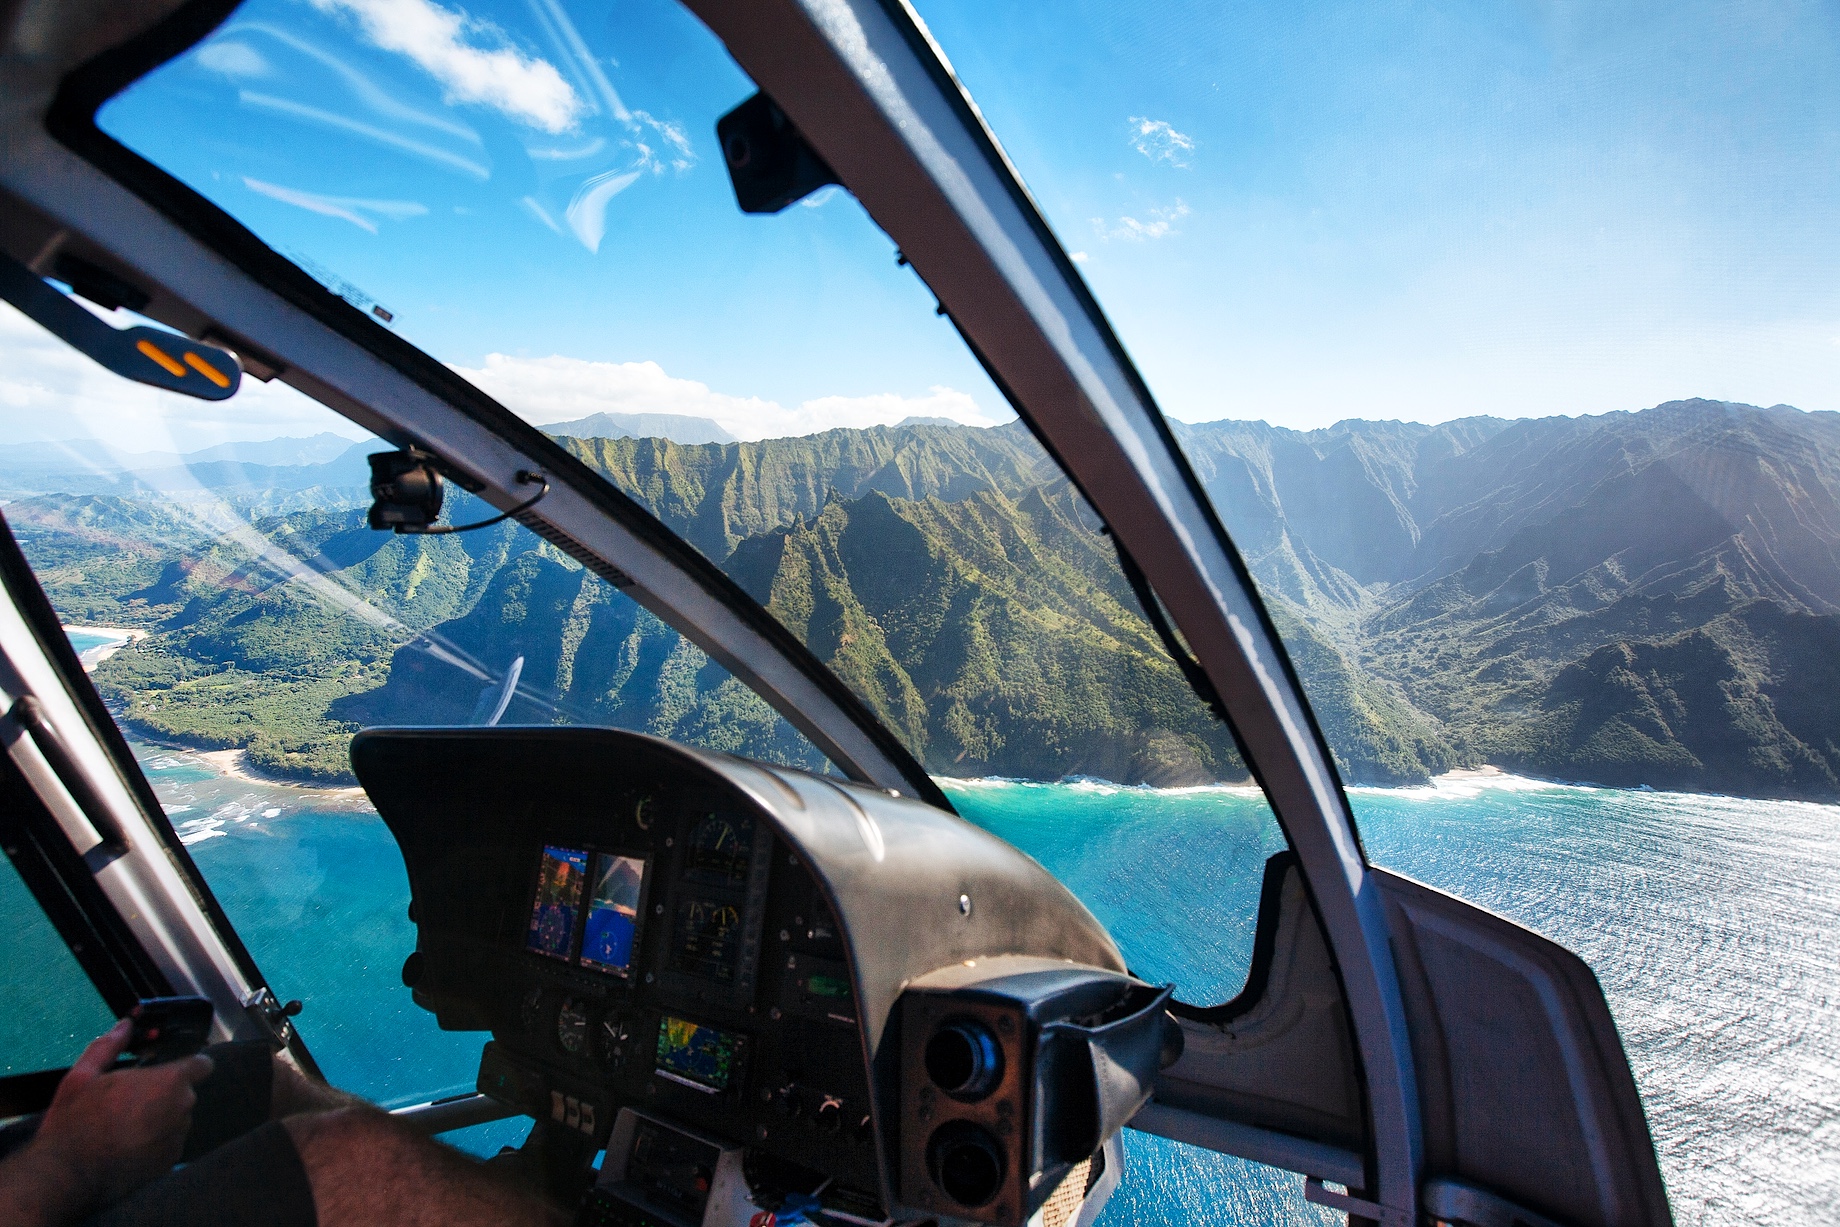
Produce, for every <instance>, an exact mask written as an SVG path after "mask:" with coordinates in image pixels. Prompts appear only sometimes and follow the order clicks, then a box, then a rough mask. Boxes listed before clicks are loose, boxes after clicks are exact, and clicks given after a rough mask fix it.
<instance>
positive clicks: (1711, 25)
mask: <svg viewBox="0 0 1840 1227" xmlns="http://www.w3.org/2000/svg"><path fill="white" fill-rule="evenodd" d="M916 7H917V8H918V9H919V11H920V13H921V15H922V16H923V17H924V18H925V20H926V21H927V23H928V25H929V27H930V29H931V31H932V33H933V35H934V36H935V37H936V38H937V39H938V40H939V41H940V43H941V45H942V46H943V47H944V48H945V51H946V53H947V54H948V55H949V56H950V57H951V59H952V63H953V65H954V68H955V69H956V71H957V72H958V73H959V74H960V75H961V78H962V80H963V81H964V82H965V84H966V85H967V87H968V88H969V90H970V92H971V94H972V95H973V96H974V97H975V98H976V99H977V101H978V104H979V106H980V108H981V110H982V113H983V115H984V116H985V118H986V119H987V120H988V121H989V123H990V125H991V127H992V129H993V130H994V131H995V132H996V134H997V135H998V136H999V138H1000V139H1001V140H1002V141H1003V144H1004V147H1005V149H1006V150H1007V152H1008V153H1009V155H1010V156H1011V158H1012V159H1013V160H1014V162H1015V164H1016V166H1017V167H1018V168H1019V169H1020V171H1021V173H1022V175H1023V176H1024V177H1025V178H1026V180H1027V182H1028V185H1029V188H1030V191H1031V192H1032V194H1033V196H1034V199H1035V200H1036V201H1037V202H1038V203H1039V204H1040V206H1041V208H1042V209H1043V211H1044V212H1045V214H1046V215H1047V218H1048V220H1049V221H1050V223H1051V224H1052V225H1053V227H1054V229H1055V230H1056V232H1057V233H1058V234H1059V236H1060V237H1061V239H1062V241H1063V242H1064V243H1065V245H1066V247H1067V248H1068V249H1069V251H1070V252H1071V253H1072V258H1073V260H1074V261H1075V263H1076V265H1077V266H1078V268H1079V270H1080V272H1081V273H1082V275H1083V276H1084V277H1086V278H1087V280H1088V281H1089V282H1090V283H1091V285H1092V286H1093V288H1094V290H1095V292H1096V294H1097V296H1098V298H1099V300H1100V301H1101V302H1102V303H1103V304H1104V306H1105V309H1106V311H1107V313H1108V316H1109V318H1110V319H1111V320H1112V322H1113V324H1114V326H1115V327H1116V329H1117V331H1118V333H1119V334H1120V337H1121V339H1122V340H1123V342H1124V343H1125V345H1126V346H1127V347H1128V348H1129V350H1130V351H1131V353H1132V355H1133V357H1134V359H1135V360H1136V362H1137V363H1138V365H1139V367H1140V369H1141V370H1142V372H1143V374H1144V376H1145V379H1146V380H1147V382H1148V384H1149V386H1150V387H1151V388H1152V389H1153V391H1154V393H1155V395H1156V397H1157V398H1158V400H1159V402H1160V404H1161V405H1162V407H1163V408H1164V409H1165V410H1166V411H1167V413H1168V414H1169V416H1170V419H1171V422H1170V424H1171V426H1172V428H1173V432H1174V434H1175V436H1176V438H1177V440H1178V441H1179V443H1180V445H1181V447H1182V448H1183V450H1184V451H1185V452H1186V454H1187V456H1188V458H1189V461H1190V463H1191V464H1192V466H1193V468H1194V469H1195V471H1196V473H1197V475H1198V476H1199V478H1200V480H1201V482H1202V484H1203V485H1204V487H1205V488H1206V490H1207V491H1208V493H1209V495H1210V496H1211V498H1212V499H1213V502H1214V505H1215V507H1216V509H1217V511H1218V512H1219V514H1220V517H1221V519H1222V521H1223V522H1224V523H1225V525H1226V527H1227V529H1228V531H1229V533H1230V534H1231V535H1232V537H1233V539H1234V541H1235V544H1236V545H1237V546H1238V548H1239V550H1240V552H1241V554H1242V555H1243V556H1244V558H1245V560H1246V562H1247V565H1248V567H1249V568H1250V570H1251V572H1252V574H1253V576H1254V578H1255V579H1256V581H1257V583H1258V586H1259V588H1260V590H1261V592H1262V594H1263V596H1264V598H1265V600H1266V603H1267V605H1268V607H1269V608H1270V609H1271V612H1272V616H1273V619H1274V621H1275V622H1276V624H1277V627H1278V630H1279V631H1280V633H1281V634H1282V635H1283V637H1284V639H1285V642H1286V644H1287V646H1288V648H1289V651H1290V655H1291V658H1292V661H1293V662H1294V664H1295V665H1296V668H1297V671H1298V674H1299V676H1300V677H1301V679H1302V681H1303V683H1304V686H1305V688H1306V690H1307V691H1308V693H1309V698H1310V701H1311V705H1312V707H1313V710H1314V713H1315V716H1316V718H1317V721H1318V723H1319V724H1320V726H1321V728H1322V731H1323V733H1324V734H1325V736H1326V738H1327V740H1328V742H1329V745H1330V747H1331V749H1332V751H1333V752H1334V756H1335V760H1336V764H1337V766H1338V768H1339V770H1340V772H1341V775H1342V778H1343V779H1344V781H1346V782H1347V783H1348V784H1349V785H1351V786H1352V787H1351V789H1350V792H1351V800H1352V802H1353V805H1354V809H1355V811H1356V814H1357V815H1358V817H1359V818H1360V819H1361V825H1362V832H1363V838H1364V840H1365V844H1366V847H1367V850H1368V851H1369V853H1370V854H1372V855H1373V856H1374V857H1375V858H1376V859H1377V860H1379V861H1381V862H1383V863H1385V864H1387V865H1389V866H1395V867H1398V868H1400V869H1402V870H1404V871H1406V872H1408V873H1411V874H1413V875H1414V876H1416V877H1419V878H1421V879H1422V880H1425V881H1428V882H1431V883H1433V884H1435V885H1438V886H1440V887H1443V888H1445V889H1448V890H1451V891H1453V892H1455V893H1457V894H1460V895H1463V896H1465V897H1467V898H1469V899H1472V900H1475V901H1477V902H1480V903H1484V904H1486V905H1488V906H1491V907H1494V908H1497V909H1499V910H1500V911H1502V912H1503V913H1505V914H1506V915H1509V916H1511V917H1513V918H1515V919H1516V920H1519V921H1522V922H1523V923H1526V924H1528V925H1530V926H1532V927H1534V928H1536V929H1538V930H1540V931H1541V932H1543V933H1546V934H1548V935H1549V936H1551V937H1553V938H1555V939H1556V940H1558V941H1560V942H1561V943H1562V944H1564V945H1566V946H1567V947H1569V948H1571V949H1573V950H1575V951H1577V952H1579V953H1580V954H1582V955H1584V956H1585V957H1586V958H1587V959H1589V960H1590V962H1591V963H1592V965H1593V966H1594V967H1595V968H1596V969H1597V972H1598V974H1599V976H1600V977H1602V979H1603V981H1604V984H1605V988H1606V991H1607V993H1608V996H1609V1000H1610V1002H1611V1005H1612V1007H1613V1009H1614V1011H1615V1013H1616V1015H1617V1018H1618V1021H1619V1024H1620V1026H1621V1029H1622V1034H1623V1037H1624V1040H1625V1042H1626V1044H1627V1045H1628V1047H1629V1051H1630V1057H1631V1060H1632V1063H1633V1065H1634V1068H1635V1070H1636V1074H1637V1077H1638V1080H1639V1082H1640V1085H1641V1087H1642V1090H1643V1094H1644V1097H1645V1099H1646V1101H1647V1104H1648V1109H1649V1112H1650V1119H1651V1122H1652V1124H1653V1127H1654V1131H1655V1136H1656V1141H1657V1145H1658V1150H1659V1154H1660V1156H1661V1163H1662V1166H1663V1169H1664V1171H1665V1173H1666V1176H1667V1180H1668V1184H1669V1188H1670V1191H1671V1194H1672V1196H1673V1198H1674V1204H1675V1207H1676V1211H1677V1213H1678V1214H1679V1215H1680V1216H1681V1218H1682V1220H1683V1221H1686V1220H1688V1219H1692V1218H1695V1217H1705V1218H1708V1219H1718V1220H1720V1221H1733V1222H1737V1221H1743V1222H1755V1223H1766V1222H1774V1221H1780V1220H1785V1219H1791V1220H1794V1219H1812V1218H1818V1217H1819V1216H1820V1215H1821V1214H1822V1213H1824V1212H1825V1207H1826V1205H1827V1204H1828V1203H1829V1202H1830V1201H1831V1195H1830V1193H1829V1192H1828V1191H1827V1190H1828V1188H1829V1184H1830V1183H1831V1182H1829V1183H1823V1181H1824V1180H1825V1179H1826V1178H1825V1177H1817V1176H1813V1175H1811V1174H1810V1173H1812V1172H1815V1171H1817V1170H1822V1171H1824V1170H1826V1169H1827V1168H1828V1167H1830V1166H1831V1165H1830V1164H1826V1160H1825V1152H1826V1150H1828V1149H1830V1147H1827V1146H1825V1145H1824V1136H1825V1135H1824V1133H1823V1130H1824V1128H1825V1126H1824V1125H1823V1124H1822V1123H1821V1113H1820V1112H1819V1111H1818V1110H1816V1109H1814V1108H1813V1107H1812V1104H1811V1102H1810V1101H1809V1100H1808V1098H1807V1097H1808V1096H1809V1095H1811V1094H1812V1095H1814V1096H1815V1097H1816V1098H1822V1097H1824V1098H1825V1099H1826V1100H1831V1099H1832V1096H1833V1087H1834V1082H1833V1080H1832V1078H1830V1077H1827V1076H1825V1075H1822V1074H1820V1073H1816V1072H1814V1071H1815V1070H1816V1069H1817V1067H1819V1068H1827V1067H1833V1066H1835V1065H1836V1062H1837V1061H1840V1016H1837V1015H1836V1013H1835V1009H1834V1006H1833V1003H1832V1001H1831V999H1830V997H1829V996H1828V995H1827V994H1826V993H1825V990H1824V989H1822V988H1820V987H1818V986H1819V985H1821V984H1823V983H1824V979H1823V975H1822V972H1821V971H1820V966H1821V959H1820V957H1819V956H1816V955H1814V954H1813V951H1814V949H1815V947H1813V946H1809V945H1807V944H1806V943H1807V935H1808V934H1810V933H1813V932H1815V931H1818V930H1821V929H1823V928H1825V929H1832V928H1834V927H1835V926H1836V925H1837V924H1840V837H1837V836H1836V832H1840V822H1837V821H1836V819H1837V818H1840V810H1837V809H1835V808H1834V805H1835V803H1836V802H1840V721H1837V718H1836V715H1835V708H1834V705H1833V703H1832V702H1831V695H1832V693H1833V688H1834V666H1833V662H1834V661H1835V660H1836V659H1840V563H1837V561H1836V560H1837V559H1840V414H1837V413H1836V412H1835V411H1836V410H1840V378H1837V377H1836V372H1837V371H1840V290H1837V289H1836V287H1840V159H1837V158H1836V157H1835V152H1836V150H1840V27H1837V26H1836V24H1835V18H1834V13H1833V11H1832V10H1831V8H1828V9H1823V8H1821V7H1819V6H1809V5H1805V4H1796V3H1783V4H1779V3H1762V4H1756V5H1750V6H1746V7H1745V8H1744V9H1743V10H1742V13H1741V15H1740V14H1739V12H1738V11H1737V10H1734V9H1732V8H1731V7H1729V6H1727V5H1723V4H1706V3H1684V4H1677V5H1671V6H1663V7H1656V6H1639V5H1584V6H1575V5H1555V4H1528V5H1514V6H1472V7H1468V8H1465V7H1461V6H1458V7H1448V6H1365V7H1360V6H1348V5H1340V4H1321V3H1303V4H1253V5H1235V6H1223V5H1209V4H1197V3H1176V4H1160V5H1155V6H1138V7H1121V6H1118V5H1114V4H1101V3H1091V2H1088V0H1075V2H1074V3H1068V4H1058V5H1032V4H1018V3H1001V2H999V3H994V4H993V3H984V2H980V3H965V2H964V0H916ZM1635 790H1644V791H1641V792H1639V793H1638V792H1637V791H1635ZM1719 794H1722V795H1719ZM1810 802H1813V803H1816V804H1813V805H1810V804H1807V803H1810ZM1740 900H1742V901H1743V902H1741V903H1740V902H1739V901H1740ZM1739 949H1742V950H1743V951H1744V952H1745V953H1744V954H1743V955H1742V956H1738V955H1736V954H1735V953H1733V952H1735V951H1736V950H1739ZM1753 967H1755V968H1762V967H1768V968H1769V969H1770V971H1769V973H1768V974H1769V975H1770V977H1771V982H1770V983H1769V984H1768V985H1767V986H1766V985H1762V984H1760V983H1758V982H1756V981H1755V980H1753V979H1751V977H1750V974H1749V969H1750V968H1753ZM1816 1088H1820V1089H1816ZM1753 1094H1754V1095H1756V1096H1758V1097H1759V1098H1760V1099H1768V1100H1769V1101H1770V1102H1772V1103H1778V1102H1780V1103H1781V1104H1783V1105H1785V1106H1784V1108H1783V1110H1782V1111H1780V1112H1779V1111H1777V1110H1776V1109H1774V1108H1772V1109H1761V1108H1757V1107H1754V1106H1752V1105H1753V1102H1754V1101H1753V1100H1752V1098H1751V1096H1752V1095H1753ZM1789 1105H1796V1106H1789ZM1173 1187H1175V1186H1173V1185H1172V1188H1173Z"/></svg>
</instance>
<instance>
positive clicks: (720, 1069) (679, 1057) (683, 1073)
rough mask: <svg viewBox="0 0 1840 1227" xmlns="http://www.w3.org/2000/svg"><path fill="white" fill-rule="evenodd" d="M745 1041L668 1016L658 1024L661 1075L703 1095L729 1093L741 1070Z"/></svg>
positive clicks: (712, 1028) (734, 1035)
mask: <svg viewBox="0 0 1840 1227" xmlns="http://www.w3.org/2000/svg"><path fill="white" fill-rule="evenodd" d="M744 1042H745V1041H744V1039H743V1037H741V1036H739V1035H736V1034H734V1033H733V1032H730V1031H718V1030H717V1029H716V1028H714V1027H706V1026H703V1025H701V1024H699V1023H693V1022H687V1021H685V1020H684V1019H681V1018H671V1017H669V1016H668V1015H667V1016H666V1017H665V1018H664V1019H663V1020H661V1021H660V1022H659V1024H658V1063H657V1072H658V1073H659V1074H660V1075H661V1076H663V1077H666V1078H669V1079H670V1080H671V1081H673V1082H681V1083H683V1084H684V1085H685V1086H689V1087H694V1088H696V1089H697V1090H699V1091H708V1092H711V1093H714V1092H716V1091H726V1090H727V1089H728V1087H729V1083H730V1082H732V1081H733V1080H734V1078H735V1075H736V1074H737V1073H738V1072H739V1071H740V1068H741V1048H742V1045H743V1043H744Z"/></svg>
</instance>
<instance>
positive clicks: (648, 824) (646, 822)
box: [633, 792, 658, 831]
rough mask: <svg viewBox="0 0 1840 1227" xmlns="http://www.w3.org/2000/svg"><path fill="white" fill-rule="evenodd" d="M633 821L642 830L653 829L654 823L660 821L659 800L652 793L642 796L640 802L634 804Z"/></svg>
mask: <svg viewBox="0 0 1840 1227" xmlns="http://www.w3.org/2000/svg"><path fill="white" fill-rule="evenodd" d="M633 821H634V822H635V823H637V824H638V826H639V829H640V830H641V831H649V830H651V829H652V824H653V823H654V822H656V821H658V800H657V798H656V797H654V796H653V795H652V794H651V793H649V792H648V793H646V794H645V795H644V796H643V797H640V798H639V803H638V804H637V805H635V806H633Z"/></svg>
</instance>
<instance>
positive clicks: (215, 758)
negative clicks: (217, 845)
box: [184, 746, 365, 797]
mask: <svg viewBox="0 0 1840 1227" xmlns="http://www.w3.org/2000/svg"><path fill="white" fill-rule="evenodd" d="M184 749H185V752H186V753H187V754H191V755H194V756H196V757H197V758H198V759H200V760H201V761H203V762H204V764H205V765H206V766H208V767H210V768H211V769H212V770H213V771H215V772H217V774H219V775H221V776H224V777H226V778H228V779H232V780H241V781H242V782H243V783H245V784H264V785H267V786H268V787H270V788H292V789H296V790H298V791H301V792H316V793H323V794H325V795H326V796H330V797H354V796H355V797H362V796H364V795H365V793H364V789H363V787H362V786H360V785H357V784H336V785H334V784H308V783H306V782H304V781H302V780H290V779H285V778H283V777H281V776H278V775H269V774H267V773H266V772H263V771H259V770H257V769H256V768H254V767H251V766H250V765H249V751H248V750H246V749H241V748H239V749H233V750H197V749H193V748H191V747H189V746H187V747H184Z"/></svg>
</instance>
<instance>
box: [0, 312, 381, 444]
mask: <svg viewBox="0 0 1840 1227" xmlns="http://www.w3.org/2000/svg"><path fill="white" fill-rule="evenodd" d="M99 314H100V313H99ZM104 318H105V319H108V320H109V321H110V322H111V323H113V324H117V325H125V324H128V323H136V322H139V321H138V319H132V318H129V317H128V315H127V313H126V312H117V313H115V314H114V315H113V316H110V315H104ZM0 353H4V354H5V355H6V362H5V363H4V364H3V365H0V443H27V442H40V441H54V440H62V439H97V440H103V441H106V442H107V443H108V444H109V446H111V447H114V448H118V449H120V450H122V451H124V452H150V451H170V452H190V451H197V450H198V449H199V448H204V447H210V446H212V445H213V444H217V443H226V442H230V441H232V440H244V439H274V438H288V437H302V436H306V435H315V434H319V433H320V432H321V431H331V432H333V433H334V434H342V435H345V436H347V437H348V438H352V439H367V438H369V437H370V434H369V432H368V431H366V430H364V429H363V428H362V427H360V426H358V425H357V424H356V423H354V422H351V421H349V420H348V419H346V418H342V417H340V416H339V415H338V414H336V413H334V412H333V411H332V410H330V409H328V408H326V407H325V406H324V405H321V404H320V403H318V402H317V401H314V400H311V399H310V398H308V397H306V396H304V395H302V394H301V393H299V392H296V391H295V390H294V389H292V388H290V387H288V386H287V385H286V384H284V383H281V382H280V381H279V380H277V381H275V382H273V383H266V384H265V383H261V382H259V381H257V380H254V379H249V378H244V380H243V384H242V386H241V387H240V388H239V389H237V393H236V395H235V396H233V397H231V398H230V399H229V400H224V401H203V400H194V399H193V398H191V397H189V396H181V395H179V394H178V393H176V392H162V391H159V390H158V389H156V388H150V387H148V386H147V385H145V384H139V383H134V382H132V381H131V380H127V379H123V378H122V377H121V376H119V375H116V374H114V373H112V372H110V371H108V370H105V369H103V367H101V366H100V365H98V364H97V363H95V362H93V361H92V360H90V359H89V358H87V357H85V356H84V355H83V354H80V353H78V352H77V351H76V350H74V349H72V348H71V347H70V346H68V345H66V344H64V342H62V341H60V340H58V339H57V338H56V337H54V336H52V335H51V334H50V333H48V332H46V331H45V330H44V329H43V328H41V327H39V326H38V325H37V324H36V323H34V322H32V321H31V320H29V319H27V318H26V317H25V316H24V315H21V314H20V313H19V312H18V311H16V310H15V309H14V308H12V307H11V306H3V307H0Z"/></svg>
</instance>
